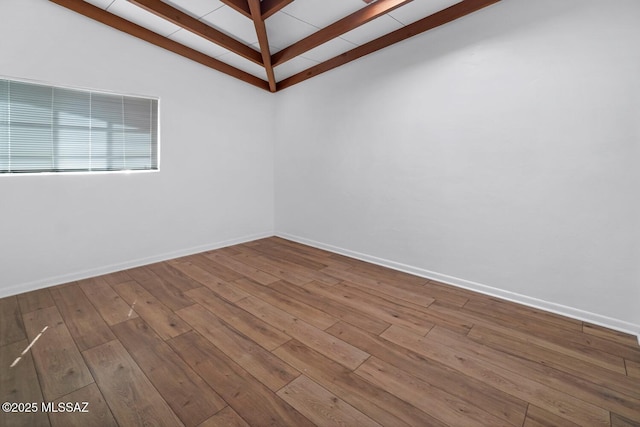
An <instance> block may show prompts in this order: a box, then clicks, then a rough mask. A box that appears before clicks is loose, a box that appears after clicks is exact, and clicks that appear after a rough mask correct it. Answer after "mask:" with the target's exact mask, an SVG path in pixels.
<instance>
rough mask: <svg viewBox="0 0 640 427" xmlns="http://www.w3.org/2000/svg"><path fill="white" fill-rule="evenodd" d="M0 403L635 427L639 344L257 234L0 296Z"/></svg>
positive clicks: (99, 420)
mask: <svg viewBox="0 0 640 427" xmlns="http://www.w3.org/2000/svg"><path fill="white" fill-rule="evenodd" d="M44 327H47V329H46V330H45V332H44V333H43V334H42V335H41V336H40V338H39V339H38V340H37V341H36V342H35V344H34V345H33V347H32V348H31V349H30V351H29V352H27V353H26V354H25V355H24V356H23V357H22V358H21V359H20V361H19V362H18V363H17V364H16V365H15V366H14V367H10V365H11V364H12V363H13V362H14V360H15V359H16V358H17V357H18V356H20V353H21V352H22V351H23V350H24V349H25V348H26V347H27V346H28V345H29V343H30V342H31V341H32V340H34V338H36V337H37V335H38V334H39V333H40V332H41V331H42V330H43V328H44ZM0 398H1V400H2V401H3V402H5V401H6V402H16V403H18V402H22V403H26V402H35V403H37V405H38V409H39V410H38V411H37V412H31V413H4V412H3V413H0V425H1V426H28V427H32V426H54V427H55V426H97V427H102V426H121V427H129V426H142V425H158V426H187V427H197V426H200V427H213V426H244V427H246V426H295V427H300V426H313V425H317V426H390V427H396V426H421V427H422V426H517V427H522V426H524V427H536V426H574V427H575V426H589V427H590V426H640V347H639V346H638V343H637V340H636V337H634V336H630V335H625V334H622V333H619V332H616V331H611V330H608V329H605V328H602V327H600V326H596V325H591V324H587V323H584V322H580V321H577V320H574V319H569V318H565V317H562V316H558V315H555V314H552V313H546V312H543V311H541V310H536V309H532V308H529V307H524V306H520V305H518V304H514V303H511V302H506V301H502V300H499V299H497V298H492V297H488V296H485V295H481V294H477V293H474V292H470V291H466V290H462V289H458V288H455V287H451V286H448V285H445V284H442V283H436V282H434V281H430V280H427V279H423V278H420V277H416V276H411V275H409V274H405V273H401V272H397V271H393V270H390V269H386V268H383V267H380V266H376V265H371V264H367V263H365V262H362V261H358V260H354V259H350V258H347V257H344V256H340V255H337V254H333V253H329V252H325V251H322V250H319V249H316V248H312V247H308V246H304V245H300V244H297V243H294V242H290V241H287V240H284V239H281V238H275V237H273V238H268V239H262V240H258V241H254V242H249V243H245V244H241V245H236V246H232V247H227V248H223V249H219V250H215V251H210V252H206V253H202V254H197V255H192V256H188V257H184V258H179V259H175V260H171V261H167V262H162V263H157V264H153V265H149V266H145V267H139V268H134V269H131V270H127V271H122V272H117V273H113V274H109V275H106V276H102V277H96V278H92V279H87V280H82V281H79V282H73V283H67V284H64V285H60V286H55V287H51V288H48V289H43V290H38V291H34V292H29V293H25V294H22V295H17V296H13V297H8V298H3V299H0ZM42 402H53V403H55V404H57V403H64V402H73V403H75V402H88V403H89V404H88V406H87V410H88V412H76V413H68V412H51V411H48V412H46V413H44V412H42V406H41V405H42Z"/></svg>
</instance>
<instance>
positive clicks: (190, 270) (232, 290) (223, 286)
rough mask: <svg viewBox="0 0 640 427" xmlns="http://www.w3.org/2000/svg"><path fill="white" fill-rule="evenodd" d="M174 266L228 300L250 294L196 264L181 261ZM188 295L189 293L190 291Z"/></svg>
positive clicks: (234, 299)
mask: <svg viewBox="0 0 640 427" xmlns="http://www.w3.org/2000/svg"><path fill="white" fill-rule="evenodd" d="M174 267H175V268H177V269H178V270H180V271H181V272H183V273H184V274H186V275H187V276H189V277H191V278H192V279H193V280H195V281H197V282H198V283H200V284H201V285H203V286H206V287H207V288H209V289H211V290H212V291H213V292H214V293H215V294H216V295H218V296H220V297H221V298H223V299H225V300H227V301H230V302H235V301H238V300H241V299H242V298H246V297H247V296H249V294H247V293H246V292H244V291H242V290H240V289H238V288H236V287H235V286H231V285H230V284H229V283H227V282H225V281H224V280H222V279H220V278H218V277H216V276H214V275H213V274H211V273H209V272H208V271H206V270H205V269H203V268H200V267H199V266H197V265H195V264H191V263H181V264H177V265H175V266H174ZM187 295H189V293H188V292H187Z"/></svg>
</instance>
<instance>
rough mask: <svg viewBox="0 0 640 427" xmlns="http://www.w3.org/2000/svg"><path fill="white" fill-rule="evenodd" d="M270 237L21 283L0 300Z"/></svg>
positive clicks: (255, 236)
mask: <svg viewBox="0 0 640 427" xmlns="http://www.w3.org/2000/svg"><path fill="white" fill-rule="evenodd" d="M271 236H273V232H272V231H268V232H263V233H257V234H251V235H247V236H242V237H237V238H234V239H229V240H223V241H220V242H214V243H209V244H206V245H199V246H193V247H190V248H185V249H179V250H176V251H171V252H165V253H162V254H157V255H153V256H150V257H145V258H138V259H136V260H133V261H127V262H123V263H117V264H110V265H106V266H102V267H97V268H91V269H87V270H82V271H78V272H74V273H70V274H63V275H60V276H54V277H48V278H46V279H41V280H34V281H31V282H26V283H21V284H18V285H13V286H10V287H7V288H2V289H0V298H4V297H8V296H12V295H17V294H21V293H23V292H29V291H35V290H38V289H43V288H48V287H50V286H55V285H61V284H63V283H69V282H74V281H76V280H82V279H88V278H90V277H96V276H101V275H103V274H109V273H114V272H116V271H121V270H126V269H129V268H134V267H140V266H143V265H147V264H153V263H155V262H160V261H166V260H169V259H174V258H179V257H183V256H187V255H193V254H197V253H200V252H206V251H211V250H214V249H220V248H224V247H227V246H232V245H237V244H240V243H245V242H251V241H253V240H258V239H263V238H266V237H271Z"/></svg>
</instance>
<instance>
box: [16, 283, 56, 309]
mask: <svg viewBox="0 0 640 427" xmlns="http://www.w3.org/2000/svg"><path fill="white" fill-rule="evenodd" d="M18 303H19V304H20V311H22V314H25V313H29V312H30V311H36V310H40V309H41V308H47V307H51V306H53V305H55V304H54V302H53V299H52V298H51V294H50V293H49V290H48V289H38V290H37V291H31V292H27V293H24V294H20V295H19V296H18Z"/></svg>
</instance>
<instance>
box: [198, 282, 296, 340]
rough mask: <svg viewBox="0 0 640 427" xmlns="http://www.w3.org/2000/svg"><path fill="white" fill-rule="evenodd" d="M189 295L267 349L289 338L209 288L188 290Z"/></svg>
mask: <svg viewBox="0 0 640 427" xmlns="http://www.w3.org/2000/svg"><path fill="white" fill-rule="evenodd" d="M189 295H190V296H191V297H192V298H193V299H194V300H195V301H198V303H199V304H200V305H201V306H203V307H204V308H206V309H207V310H209V311H210V312H212V313H215V315H216V316H218V317H219V318H221V319H222V320H224V321H225V322H226V323H227V324H228V325H230V326H231V327H232V328H234V329H235V330H237V331H238V332H240V333H242V334H244V335H245V336H247V337H249V338H251V339H252V340H253V341H255V342H256V343H258V344H260V345H261V346H262V347H264V348H266V349H267V350H273V349H274V348H277V347H279V346H280V345H282V344H284V343H285V342H287V341H289V340H290V339H291V337H290V336H289V335H287V334H285V333H283V332H281V331H280V330H279V329H278V328H275V327H273V326H271V325H269V324H268V323H266V322H264V321H263V320H261V319H259V318H257V317H255V316H253V315H252V314H250V313H247V312H246V311H244V310H242V309H241V308H239V307H236V306H235V305H232V304H229V303H227V302H226V301H224V300H222V299H221V298H218V296H217V295H215V294H214V293H213V292H211V291H210V290H209V289H206V288H200V289H194V290H193V291H189Z"/></svg>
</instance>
